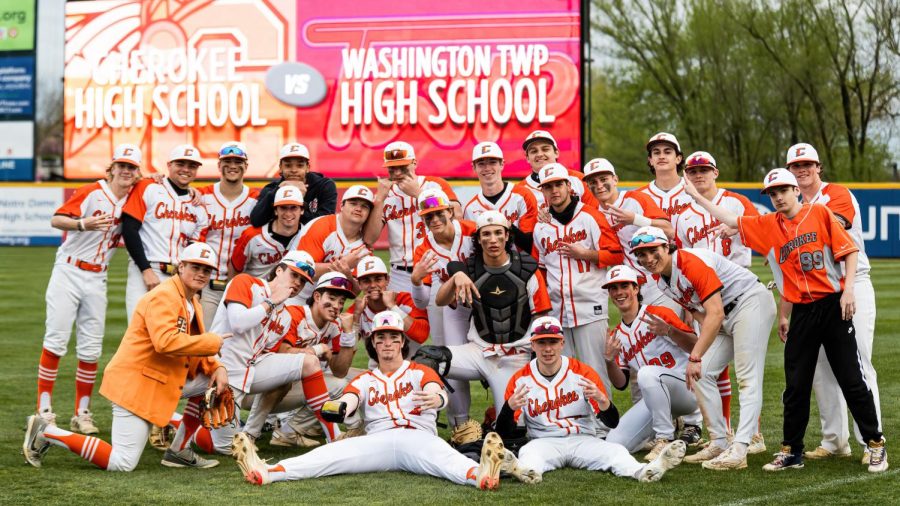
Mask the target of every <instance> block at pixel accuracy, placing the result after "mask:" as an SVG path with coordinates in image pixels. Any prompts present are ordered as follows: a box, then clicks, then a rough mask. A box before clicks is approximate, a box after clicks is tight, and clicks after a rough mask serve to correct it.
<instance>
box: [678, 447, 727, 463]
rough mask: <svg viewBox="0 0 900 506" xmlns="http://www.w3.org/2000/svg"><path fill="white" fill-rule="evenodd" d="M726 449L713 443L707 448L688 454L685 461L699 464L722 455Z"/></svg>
mask: <svg viewBox="0 0 900 506" xmlns="http://www.w3.org/2000/svg"><path fill="white" fill-rule="evenodd" d="M724 451H725V448H720V447H718V446H716V445H714V444H712V443H710V445H709V446H707V447H706V448H704V449H702V450H700V451H699V452H697V453H695V454H693V455H688V456H687V457H685V458H684V461H685V462H687V463H688V464H699V463H701V462H706V461H707V460H712V459H714V458H716V457H718V456H719V455H721V454H722V453H723V452H724Z"/></svg>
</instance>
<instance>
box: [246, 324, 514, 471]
mask: <svg viewBox="0 0 900 506" xmlns="http://www.w3.org/2000/svg"><path fill="white" fill-rule="evenodd" d="M403 327H404V325H403V319H402V318H401V317H400V315H398V314H397V313H395V312H393V311H384V312H381V313H378V314H377V315H376V316H375V327H374V329H373V330H374V331H373V333H372V335H371V336H370V337H369V338H367V339H366V350H367V351H368V353H369V356H370V357H372V358H373V359H374V360H377V362H378V367H377V368H376V369H375V370H373V371H366V372H364V373H362V374H361V375H359V376H357V377H356V378H355V379H354V380H353V381H351V382H350V384H349V385H347V387H346V388H345V389H344V395H342V396H341V397H340V399H338V400H337V401H335V402H334V403H333V404H334V406H336V407H337V409H335V410H334V414H333V415H332V416H334V417H335V419H343V418H344V416H345V415H351V414H354V413H355V412H356V411H357V410H360V411H361V412H362V417H363V419H364V420H365V426H366V435H364V436H360V437H356V438H351V439H344V440H341V441H336V442H334V443H332V444H329V445H325V446H322V447H320V448H316V449H314V450H312V451H311V452H309V453H306V454H304V455H301V456H299V457H294V458H290V459H286V460H282V461H280V462H278V463H277V464H274V465H269V464H266V463H265V462H264V461H263V460H261V459H260V458H259V457H258V456H257V455H256V451H255V449H254V447H253V442H252V441H251V440H250V439H248V438H247V437H246V436H244V435H243V433H242V434H239V435H238V436H237V437H235V440H234V456H235V458H236V459H237V462H238V466H240V468H241V472H242V473H243V475H244V478H245V479H246V480H247V481H249V482H250V483H254V484H256V485H265V484H269V483H272V482H274V481H286V480H302V479H308V478H318V477H321V476H333V475H338V474H357V473H371V472H377V471H407V472H411V473H415V474H425V475H430V476H435V477H438V478H444V479H446V480H449V481H452V482H453V483H456V484H459V485H473V486H476V487H478V488H480V489H496V488H497V487H498V485H499V478H500V470H501V467H502V465H503V462H504V457H505V454H506V450H505V449H504V448H503V442H502V441H501V440H500V438H499V436H497V434H495V433H491V434H488V437H487V438H485V443H484V447H483V449H482V453H481V463H480V464H479V463H477V462H475V461H474V460H471V459H469V458H468V457H466V456H464V455H462V454H461V453H459V452H457V451H456V450H454V449H453V448H452V447H450V445H448V444H447V442H445V441H444V440H443V439H441V438H440V437H438V435H437V426H436V423H435V422H436V420H437V412H438V410H440V409H443V408H444V407H445V406H446V405H447V392H446V391H445V390H444V386H443V384H442V383H441V380H440V378H439V377H438V375H437V373H435V372H434V371H433V370H432V369H430V368H428V367H426V366H423V365H419V364H416V363H415V362H409V361H407V360H405V358H404V356H405V353H404V352H408V349H407V347H406V345H407V343H408V341H407V339H406V335H405V334H404V332H403ZM404 429H405V430H404Z"/></svg>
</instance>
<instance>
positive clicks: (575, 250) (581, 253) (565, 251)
mask: <svg viewBox="0 0 900 506" xmlns="http://www.w3.org/2000/svg"><path fill="white" fill-rule="evenodd" d="M557 251H559V254H560V255H562V256H564V257H568V258H574V259H575V260H586V259H587V255H588V252H589V251H590V250H589V249H587V248H585V247H584V246H579V245H577V244H569V243H567V242H564V243H561V244H560V245H559V248H558V249H557Z"/></svg>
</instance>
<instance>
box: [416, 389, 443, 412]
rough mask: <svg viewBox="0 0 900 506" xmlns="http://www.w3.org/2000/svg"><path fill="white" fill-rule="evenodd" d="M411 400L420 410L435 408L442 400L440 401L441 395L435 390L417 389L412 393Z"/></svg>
mask: <svg viewBox="0 0 900 506" xmlns="http://www.w3.org/2000/svg"><path fill="white" fill-rule="evenodd" d="M412 400H413V403H415V405H416V406H417V407H418V408H419V409H422V410H425V409H437V407H438V406H440V405H441V403H442V402H443V401H441V396H440V394H438V393H437V392H426V391H424V390H418V391H416V392H413V393H412Z"/></svg>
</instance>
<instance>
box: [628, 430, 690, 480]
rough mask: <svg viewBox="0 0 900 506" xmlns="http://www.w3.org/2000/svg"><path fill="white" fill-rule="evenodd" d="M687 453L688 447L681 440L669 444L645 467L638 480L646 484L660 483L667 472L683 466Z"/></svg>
mask: <svg viewBox="0 0 900 506" xmlns="http://www.w3.org/2000/svg"><path fill="white" fill-rule="evenodd" d="M686 451H687V445H686V444H685V443H684V441H682V440H680V439H676V440H675V441H672V442H671V443H669V444H667V445H666V447H665V448H663V450H662V451H661V452H660V453H659V456H658V457H656V459H655V460H654V461H653V462H651V463H649V464H647V465H645V466H644V468H643V469H642V470H641V472H640V474H639V475H638V480H639V481H642V482H644V483H649V482H652V481H659V480H660V479H661V478H662V477H663V475H664V474H666V471H668V470H669V469H672V468H673V467H675V466H677V465H678V464H681V461H682V460H684V452H686Z"/></svg>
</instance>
